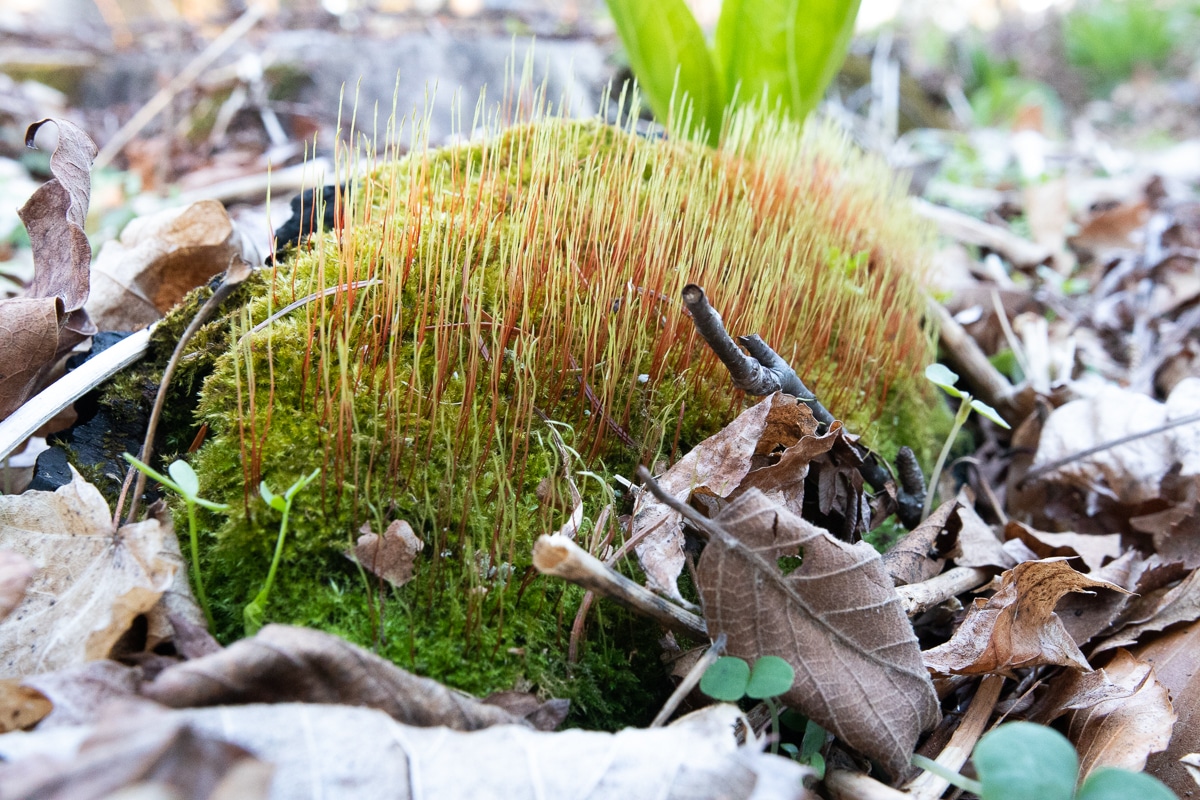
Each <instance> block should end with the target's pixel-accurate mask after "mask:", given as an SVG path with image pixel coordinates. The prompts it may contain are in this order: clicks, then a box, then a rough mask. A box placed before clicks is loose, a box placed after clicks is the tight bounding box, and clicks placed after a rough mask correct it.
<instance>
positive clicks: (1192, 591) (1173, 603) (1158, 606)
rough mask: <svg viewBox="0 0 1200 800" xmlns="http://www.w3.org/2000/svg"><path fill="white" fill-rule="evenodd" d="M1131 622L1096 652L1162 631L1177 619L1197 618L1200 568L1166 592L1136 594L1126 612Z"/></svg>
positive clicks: (1178, 620) (1101, 644)
mask: <svg viewBox="0 0 1200 800" xmlns="http://www.w3.org/2000/svg"><path fill="white" fill-rule="evenodd" d="M1126 616H1127V617H1128V618H1129V619H1130V621H1131V622H1133V623H1134V624H1131V625H1128V626H1127V627H1125V628H1122V629H1121V630H1120V631H1118V632H1117V633H1116V634H1115V635H1113V636H1112V637H1110V638H1108V639H1105V640H1104V641H1103V642H1101V643H1100V644H1099V645H1097V647H1096V652H1097V653H1102V652H1104V651H1105V650H1112V649H1114V648H1117V647H1129V646H1130V645H1133V644H1135V643H1136V642H1137V640H1138V639H1139V638H1140V637H1141V635H1142V634H1144V633H1149V632H1152V631H1161V630H1165V629H1166V628H1168V627H1169V626H1171V625H1175V624H1177V623H1180V622H1195V621H1196V620H1197V619H1200V569H1197V570H1193V571H1192V572H1191V574H1189V575H1188V576H1187V577H1186V578H1184V579H1183V580H1182V581H1181V582H1180V583H1179V584H1177V585H1176V586H1174V587H1172V588H1171V589H1169V590H1167V591H1165V592H1156V593H1152V594H1147V595H1145V596H1144V597H1139V598H1138V599H1137V600H1136V601H1134V602H1133V603H1131V604H1130V613H1129V614H1128V615H1126Z"/></svg>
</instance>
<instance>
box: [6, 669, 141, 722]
mask: <svg viewBox="0 0 1200 800" xmlns="http://www.w3.org/2000/svg"><path fill="white" fill-rule="evenodd" d="M140 684H141V670H139V669H138V668H136V667H128V666H125V665H124V664H118V663H117V662H116V661H109V660H108V659H100V660H99V661H89V662H87V663H86V664H74V665H72V666H69V667H65V668H63V669H59V670H55V671H54V672H46V673H43V674H41V675H33V676H31V677H28V678H26V679H25V680H24V681H22V682H21V685H22V686H25V687H27V688H30V689H36V690H37V691H38V692H39V693H40V694H41V695H42V696H43V697H45V698H46V699H47V700H49V701H50V702H51V703H52V704H53V706H54V710H53V711H52V712H51V713H50V715H49V716H47V717H46V719H44V720H42V721H41V722H40V723H38V729H39V730H47V729H49V728H55V727H62V726H66V725H87V724H90V723H93V722H100V721H101V714H100V712H101V710H102V709H103V708H104V707H105V706H106V705H107V704H108V703H111V702H113V701H116V700H120V701H135V700H136V699H137V693H138V687H139V686H140ZM142 702H144V703H145V704H146V705H150V702H149V701H148V700H147V701H142Z"/></svg>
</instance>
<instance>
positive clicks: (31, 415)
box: [0, 326, 153, 461]
mask: <svg viewBox="0 0 1200 800" xmlns="http://www.w3.org/2000/svg"><path fill="white" fill-rule="evenodd" d="M152 330H153V326H151V327H149V328H146V329H145V330H140V331H138V332H137V333H132V334H130V335H129V336H126V337H125V338H124V339H122V340H121V341H119V342H117V343H116V344H114V345H113V346H112V347H110V348H108V349H107V350H105V351H104V352H102V353H100V354H99V355H96V356H93V357H92V358H89V359H88V360H87V361H85V362H83V364H81V365H80V366H79V368H78V369H74V370H71V371H70V372H68V373H67V374H66V375H64V376H62V377H61V378H59V379H58V380H57V381H55V382H54V383H52V384H50V385H49V386H47V387H46V388H45V389H43V390H42V391H41V392H39V393H38V394H37V395H35V396H34V397H31V398H30V399H28V400H26V401H25V403H24V405H22V406H21V407H20V408H18V409H17V410H16V411H15V412H13V414H12V415H11V416H9V417H7V418H6V419H5V420H4V421H2V422H0V461H2V460H3V459H5V458H7V457H8V455H9V454H10V453H12V452H13V451H14V450H16V449H17V448H18V447H20V445H21V443H22V442H24V441H25V440H26V439H28V438H29V437H30V436H33V434H35V433H37V430H38V428H40V427H42V426H43V425H45V424H46V423H47V422H49V421H50V420H51V419H53V418H54V415H55V414H57V413H58V412H60V411H62V410H63V409H64V408H66V407H67V406H69V405H71V403H74V402H75V401H76V400H78V399H79V398H81V397H83V396H84V395H85V394H87V393H88V392H90V391H91V390H92V389H95V388H96V387H97V386H99V385H100V384H101V383H104V381H106V380H108V379H109V378H110V377H112V376H113V375H115V374H117V373H118V372H120V371H121V370H123V369H125V367H127V366H129V365H130V364H132V363H133V362H135V361H137V360H138V359H139V358H141V357H142V356H143V355H145V354H146V348H147V347H148V346H149V344H150V331H152Z"/></svg>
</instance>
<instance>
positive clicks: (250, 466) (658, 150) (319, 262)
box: [182, 117, 936, 727]
mask: <svg viewBox="0 0 1200 800" xmlns="http://www.w3.org/2000/svg"><path fill="white" fill-rule="evenodd" d="M780 125H781V123H777V122H773V121H771V120H750V119H747V118H744V117H743V118H739V119H737V120H735V124H734V125H733V126H732V127H731V132H730V135H729V137H728V140H727V141H726V143H725V146H724V147H723V148H722V149H721V150H720V151H716V152H714V151H710V150H707V149H704V148H701V147H697V146H692V145H689V144H686V143H680V142H665V141H648V140H644V139H640V138H638V137H636V136H631V135H629V134H628V133H627V132H625V131H622V130H618V129H615V128H611V127H606V126H602V125H598V124H593V123H566V122H562V121H557V120H550V119H546V120H542V121H540V122H537V123H535V124H532V125H527V126H522V127H518V128H514V129H510V130H508V131H506V132H504V133H503V134H502V135H500V136H497V137H495V138H492V139H489V140H487V141H485V142H482V143H476V144H472V145H467V146H462V147H456V148H447V149H443V150H436V151H422V150H418V151H417V152H415V153H414V154H412V155H410V156H408V157H406V158H405V159H403V160H401V161H398V162H394V163H390V164H384V165H382V166H380V167H379V168H377V169H376V170H375V171H374V172H372V173H371V174H370V175H369V176H368V177H367V178H366V179H365V180H363V181H362V182H361V184H359V185H358V186H357V188H356V190H355V191H354V197H353V202H352V203H351V204H350V205H349V206H348V207H347V208H346V209H345V217H346V221H345V226H344V229H343V230H341V231H340V232H338V233H330V234H328V235H326V236H324V237H323V238H318V239H316V240H315V241H314V242H313V243H312V244H311V245H310V246H309V247H307V248H302V249H300V250H298V251H297V252H296V254H295V256H294V257H293V258H292V260H291V261H290V262H289V263H288V264H287V265H286V267H285V268H282V269H278V270H276V271H274V272H273V273H271V274H270V275H265V276H264V281H263V282H262V283H260V284H259V285H257V286H256V287H254V288H253V290H252V292H251V293H252V295H253V297H252V299H251V300H250V301H249V302H248V303H247V304H246V305H245V307H244V309H242V311H241V312H240V313H239V314H235V315H232V316H231V317H230V318H228V319H227V326H226V329H225V332H224V333H220V332H218V331H217V330H216V329H215V328H214V330H213V331H212V332H211V334H210V335H209V339H208V340H207V341H206V342H205V344H204V345H203V350H204V352H206V353H210V354H211V353H212V352H213V351H214V350H217V349H219V350H222V351H223V352H221V354H220V355H219V357H217V359H216V361H215V364H214V365H213V368H212V374H211V375H210V376H209V377H208V378H207V379H205V380H204V383H203V389H202V391H201V402H200V408H199V415H198V418H199V419H201V420H203V421H204V422H205V423H206V424H207V425H208V426H209V431H210V433H209V438H208V440H207V442H206V444H205V445H204V447H203V448H202V449H201V450H200V451H199V453H198V454H197V455H196V456H195V458H194V461H193V463H194V466H195V467H196V470H197V472H198V474H199V475H200V479H201V487H202V492H203V494H204V495H205V496H207V497H209V498H211V499H214V500H218V501H224V502H228V503H230V504H231V505H232V506H233V509H234V510H233V512H232V513H231V514H230V515H229V516H228V517H227V518H218V517H214V516H212V515H207V516H205V517H204V527H205V531H204V547H203V552H204V555H203V559H204V564H202V567H203V569H204V571H205V574H206V575H208V576H209V577H208V579H207V584H208V587H209V593H210V595H211V597H212V598H213V600H214V603H215V605H216V609H215V610H216V616H217V622H218V628H219V630H218V633H219V635H220V636H221V637H222V638H224V639H226V640H229V639H232V638H236V637H237V636H238V635H240V633H241V609H242V607H243V605H244V604H245V603H246V602H247V601H248V600H249V599H250V598H251V597H253V596H254V594H255V593H256V592H257V591H258V589H259V587H260V586H261V583H262V581H263V579H264V577H265V575H266V571H267V567H268V564H269V562H270V553H271V549H272V547H273V545H274V541H275V535H276V530H277V526H278V523H279V521H278V517H277V515H276V513H275V512H274V511H272V510H270V509H269V508H268V507H267V506H266V504H265V503H264V502H263V501H262V500H261V498H260V497H259V496H258V486H259V482H260V481H266V482H267V484H268V485H269V486H270V487H271V488H272V489H274V490H275V491H277V492H278V491H281V490H282V489H284V488H286V487H287V486H289V485H290V484H291V483H292V481H294V480H295V479H296V478H297V477H298V476H300V475H303V474H307V473H309V472H311V471H312V469H313V468H314V467H321V468H322V470H323V471H322V474H321V478H320V480H319V481H318V482H317V483H316V484H314V485H312V486H310V487H309V488H308V489H306V490H305V491H304V492H303V493H302V494H301V495H300V496H299V497H298V498H297V499H296V502H295V505H294V507H293V513H292V518H291V519H292V522H291V528H292V531H293V533H292V534H291V535H290V536H289V540H288V543H287V547H286V550H285V562H284V565H283V567H282V570H281V573H280V576H279V578H278V581H277V584H276V589H275V592H274V594H273V595H272V598H271V603H270V607H269V608H268V609H267V618H268V619H270V620H274V621H281V622H291V623H295V624H306V625H315V626H318V627H322V628H325V629H327V630H331V631H334V632H337V633H340V634H342V635H344V636H346V637H347V638H349V639H350V640H352V641H357V642H360V643H362V644H365V645H368V646H373V647H375V648H377V649H378V650H379V652H381V653H382V654H384V655H386V656H387V657H389V658H391V659H393V660H395V661H396V662H397V663H400V664H402V665H404V666H408V667H410V668H412V669H414V670H415V671H417V672H420V673H422V674H426V675H430V676H433V677H435V678H438V679H440V680H443V681H445V682H446V683H448V684H450V685H453V686H457V687H459V688H462V689H465V690H469V691H474V692H477V693H484V692H487V691H493V690H497V689H503V688H509V687H511V686H514V685H519V686H524V687H533V688H536V689H537V690H539V691H541V692H543V693H545V694H552V695H558V696H567V697H571V698H573V699H574V700H575V701H576V709H577V711H576V713H577V716H576V717H575V718H574V719H575V721H577V722H580V721H584V722H587V723H588V724H590V725H594V726H598V727H616V726H619V725H621V724H629V723H630V722H633V721H637V720H639V719H641V718H642V717H644V716H645V715H646V714H647V712H648V713H651V714H652V713H653V709H654V706H656V705H657V702H659V701H660V700H661V697H662V695H661V694H660V693H659V690H661V688H662V687H663V682H662V669H661V667H660V666H659V665H658V664H657V661H656V660H655V659H654V657H653V653H654V652H655V650H656V648H655V645H654V642H653V638H654V632H653V627H652V626H647V625H645V624H642V623H639V622H637V621H636V620H633V619H631V618H630V617H629V616H628V615H627V614H626V613H625V612H623V611H621V610H619V609H614V608H612V607H609V606H605V605H604V604H600V608H599V609H593V611H592V614H591V616H590V617H589V620H588V630H589V635H588V636H587V638H586V640H585V641H584V642H583V644H582V650H581V657H580V661H579V662H578V663H577V664H574V665H571V664H568V663H567V660H566V656H565V653H566V642H567V639H568V637H569V635H570V628H571V623H572V620H573V619H574V617H575V613H576V610H577V608H578V606H579V602H580V599H581V596H582V592H580V591H579V590H578V589H575V588H574V587H569V586H564V585H562V584H561V583H560V582H558V581H556V580H553V579H548V578H544V577H540V576H537V575H536V574H535V573H534V572H533V570H532V567H531V566H530V562H531V557H530V552H531V547H532V543H533V541H534V539H535V538H536V536H537V535H539V534H541V533H544V532H549V531H551V530H554V529H556V528H558V527H559V526H560V525H561V524H562V523H563V521H564V519H565V518H566V512H564V511H563V510H559V509H556V508H552V507H548V506H543V505H541V504H539V502H538V501H537V499H536V491H535V490H536V487H537V485H538V483H539V481H541V480H542V479H543V478H548V477H549V478H554V479H555V480H557V481H558V482H559V484H560V488H561V484H562V482H563V479H562V478H561V475H562V473H563V471H564V468H565V469H566V470H567V471H569V472H570V473H572V474H575V475H577V476H578V475H579V473H580V472H582V471H584V470H591V471H594V472H598V473H599V474H600V475H601V476H602V477H603V478H604V479H605V481H606V482H607V483H609V485H611V484H612V482H611V480H610V479H611V477H612V476H614V475H620V474H625V475H629V474H631V472H632V470H633V468H634V466H636V464H638V463H649V462H652V461H655V460H657V459H659V458H677V457H678V456H679V455H681V454H682V453H684V452H686V451H687V450H688V449H689V448H690V447H692V446H694V445H695V444H697V443H698V442H699V441H701V440H702V439H703V438H705V437H706V436H708V435H710V434H711V433H713V432H715V431H716V430H717V429H718V428H719V427H720V425H722V424H724V423H726V422H727V421H728V420H730V419H731V418H732V417H733V416H734V415H735V414H736V413H738V412H739V411H740V410H741V409H742V408H743V405H744V401H743V399H742V398H741V397H740V396H739V395H737V394H736V393H731V392H729V391H728V389H727V379H726V377H725V376H724V374H723V371H722V369H721V368H720V366H719V364H717V363H716V361H715V359H714V358H713V357H712V355H711V354H710V353H709V352H708V350H707V348H706V347H705V346H703V344H702V343H700V342H698V341H697V339H696V336H695V334H694V332H693V331H692V330H691V323H690V321H689V320H688V319H687V318H686V315H684V314H683V313H682V311H681V309H680V307H679V302H678V300H677V298H678V297H679V289H680V288H681V287H682V285H683V284H684V283H687V282H698V283H700V284H701V285H703V286H705V287H706V288H707V289H708V292H709V294H710V296H711V297H712V298H713V301H714V303H715V304H716V305H717V306H718V307H719V308H720V309H721V312H722V314H723V316H724V317H725V319H726V322H727V324H728V325H729V327H730V329H731V330H732V331H734V332H735V333H742V332H758V333H761V334H762V335H763V336H764V338H765V339H766V340H767V341H769V342H771V343H772V344H773V345H774V346H775V347H776V349H777V350H779V352H780V353H781V354H782V355H784V357H785V358H788V359H790V360H791V363H793V364H794V365H795V366H796V368H797V370H798V371H799V372H800V373H801V374H802V375H803V376H804V377H805V380H806V382H808V383H809V385H810V386H813V388H814V389H815V390H816V391H817V392H818V394H819V395H820V396H821V397H822V399H823V400H824V401H825V402H826V404H827V405H829V406H830V407H831V408H833V409H834V410H835V412H839V413H840V414H841V415H843V416H845V417H846V418H847V419H848V420H849V421H850V423H851V428H852V429H853V430H856V431H863V432H865V433H867V434H868V435H870V436H873V438H874V441H875V442H876V443H877V445H878V443H879V442H881V441H882V442H884V444H883V445H882V446H881V447H880V449H881V450H883V451H884V452H890V451H894V449H895V447H896V446H897V445H898V444H899V442H897V439H898V438H899V432H900V431H903V430H905V427H904V426H914V428H915V429H916V430H919V429H920V426H922V425H926V424H927V423H928V420H929V419H930V417H931V411H930V410H931V409H936V406H935V405H934V403H933V401H932V400H931V397H932V394H931V392H929V391H928V390H927V388H926V386H925V382H924V381H923V379H920V377H919V375H920V370H921V368H923V366H924V364H925V363H927V362H928V360H930V357H931V349H930V341H929V337H928V335H927V332H926V331H924V330H922V328H921V324H920V322H919V319H920V309H921V285H920V284H921V267H920V265H921V264H922V263H924V262H923V259H924V255H923V253H924V250H923V247H924V244H925V242H926V233H925V232H924V229H923V228H922V227H921V226H920V225H919V224H917V222H916V220H915V219H914V218H913V217H912V215H911V214H910V213H909V212H908V210H907V204H904V203H902V202H900V201H901V198H902V192H901V190H900V189H899V188H898V187H895V186H893V185H892V183H891V181H890V177H889V176H888V173H887V172H886V168H885V167H884V166H883V165H882V164H880V163H877V162H873V161H870V160H869V159H863V158H861V157H859V156H856V155H854V154H852V153H851V152H850V150H849V146H848V145H847V144H846V143H845V142H844V141H841V140H840V139H838V138H837V137H836V136H835V135H833V134H832V133H831V132H829V131H828V130H822V129H820V128H818V127H810V128H809V129H808V130H807V131H805V132H803V133H801V132H800V131H798V130H795V129H790V128H786V127H782V128H781V127H779V126H780ZM843 254H846V255H843ZM327 287H334V291H333V292H332V293H331V294H330V295H328V296H322V297H321V298H319V299H315V300H312V301H310V302H308V303H306V304H304V305H303V306H302V307H301V308H298V309H296V310H293V311H291V312H289V313H287V314H285V315H283V316H282V317H280V318H279V319H277V320H275V321H274V322H273V323H271V324H270V325H267V326H266V327H265V329H263V330H262V331H260V332H258V333H253V334H251V333H249V332H248V331H250V328H251V327H252V326H253V325H255V324H258V323H261V322H263V321H264V320H266V319H267V318H268V317H269V316H270V315H272V314H274V313H275V311H276V310H277V309H279V308H282V307H283V306H285V305H286V304H288V303H291V302H293V301H294V300H297V299H300V298H304V297H306V296H309V295H312V294H313V293H317V292H321V291H323V290H325V289H326V288H327ZM198 364H199V361H198ZM206 368H207V367H205V368H201V367H200V366H197V368H196V370H195V372H194V373H193V374H192V377H191V378H188V379H187V380H195V379H197V378H198V377H199V376H200V375H201V374H202V373H203V371H204V369H206ZM191 385H194V384H191ZM182 391H186V390H182ZM934 413H936V412H934ZM917 438H921V437H917ZM564 458H566V459H568V463H567V464H565V465H564V464H563V463H562V461H563V459H564ZM576 481H577V482H579V483H580V486H581V488H582V489H583V490H584V515H585V518H586V519H589V520H594V519H596V518H597V516H598V515H599V513H600V510H601V506H603V505H604V504H605V503H606V502H608V500H609V499H610V498H611V496H612V492H611V490H610V491H607V492H597V491H595V488H594V486H592V484H589V483H588V481H586V480H584V478H582V477H576ZM589 486H592V488H591V489H590V490H589ZM619 510H620V509H618V511H619ZM393 519H405V520H407V521H408V522H409V523H410V524H411V525H412V526H413V528H414V530H415V531H416V532H417V533H418V535H419V536H420V537H421V538H422V540H423V541H424V542H425V543H426V548H425V550H424V551H423V553H422V554H421V555H420V557H419V561H418V564H417V567H416V570H415V578H414V579H413V581H412V582H411V583H409V584H408V585H406V586H404V587H403V588H401V589H398V590H392V589H388V590H386V591H385V590H382V589H381V587H379V586H378V585H376V584H375V583H374V582H373V579H370V578H369V576H365V575H364V573H362V572H360V571H359V570H358V569H357V568H356V567H355V566H354V565H353V564H351V563H350V562H349V561H348V560H347V559H345V558H344V557H343V555H342V551H343V550H345V549H347V548H348V547H349V546H350V545H351V543H352V542H353V539H354V538H355V536H357V532H358V530H359V528H360V526H362V525H363V524H364V523H367V524H369V525H371V526H373V527H374V528H375V529H376V530H379V529H381V528H382V527H383V526H385V525H386V524H387V523H388V522H389V521H391V520H393ZM656 698H657V699H656Z"/></svg>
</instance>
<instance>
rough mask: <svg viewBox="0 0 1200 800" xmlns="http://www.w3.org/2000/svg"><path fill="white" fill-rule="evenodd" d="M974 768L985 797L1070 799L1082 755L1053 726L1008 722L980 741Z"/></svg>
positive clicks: (987, 799)
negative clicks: (1078, 754)
mask: <svg viewBox="0 0 1200 800" xmlns="http://www.w3.org/2000/svg"><path fill="white" fill-rule="evenodd" d="M974 760H975V771H976V772H978V773H979V780H980V782H981V783H982V784H983V792H982V795H981V796H982V797H983V800H1029V798H1034V797H1036V798H1038V800H1071V798H1072V797H1073V796H1074V794H1075V776H1076V775H1077V774H1078V772H1079V757H1078V756H1077V755H1075V748H1074V747H1072V746H1071V743H1070V742H1069V741H1067V737H1065V736H1063V735H1062V734H1061V733H1059V732H1058V731H1056V730H1054V729H1053V728H1047V727H1046V726H1044V725H1036V724H1034V723H1032V722H1008V723H1005V724H1004V725H1001V726H1000V727H998V728H996V729H995V730H993V731H991V732H990V733H988V734H986V735H985V736H984V737H983V738H982V739H980V740H979V744H978V745H977V746H976V747H975V755H974Z"/></svg>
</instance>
